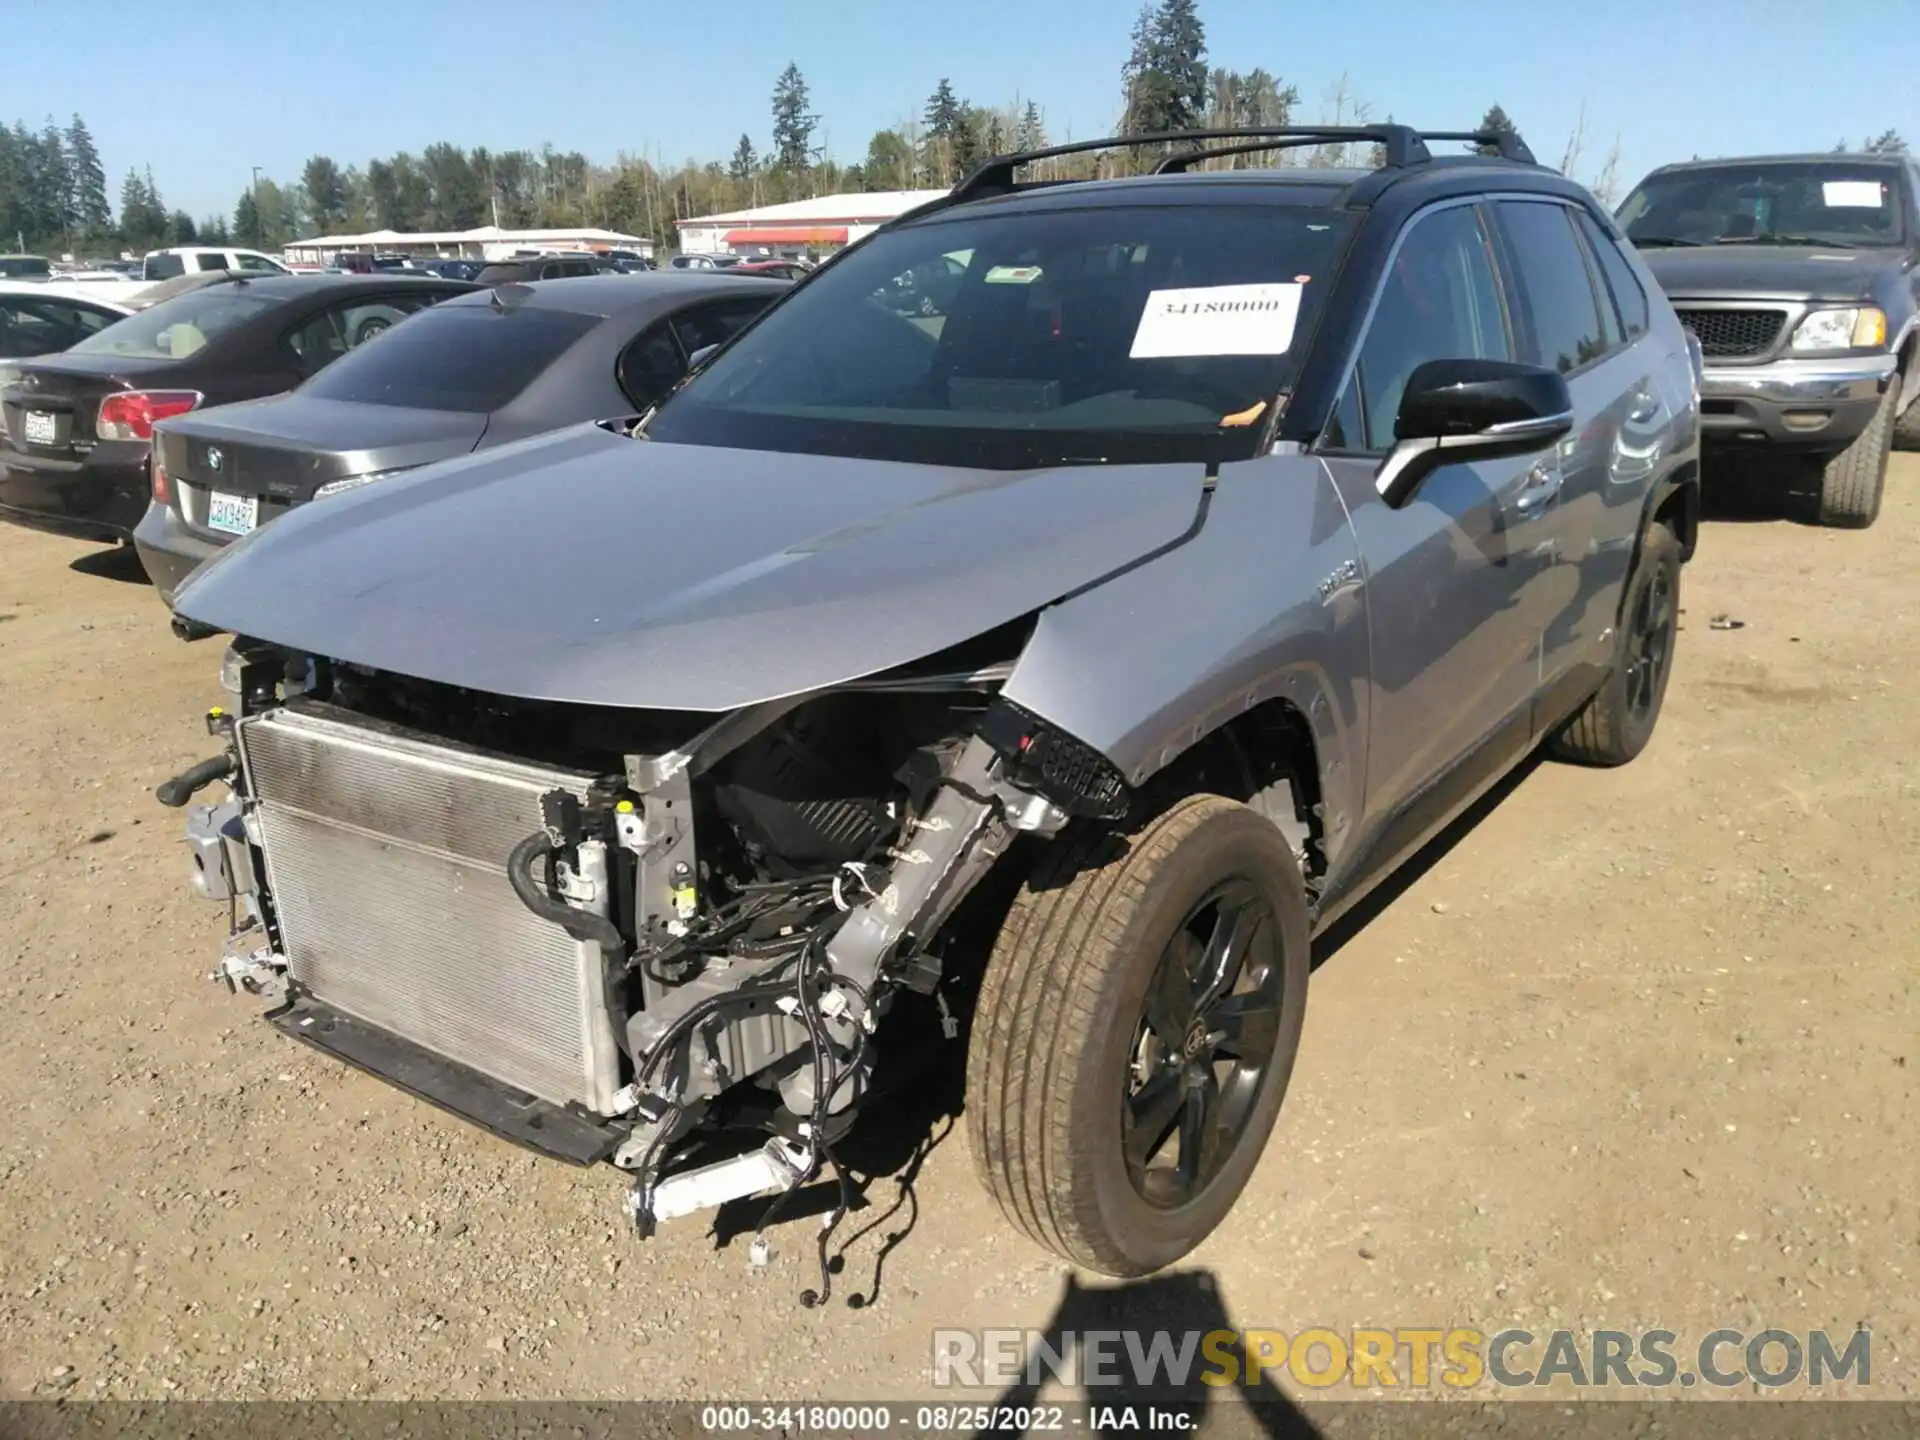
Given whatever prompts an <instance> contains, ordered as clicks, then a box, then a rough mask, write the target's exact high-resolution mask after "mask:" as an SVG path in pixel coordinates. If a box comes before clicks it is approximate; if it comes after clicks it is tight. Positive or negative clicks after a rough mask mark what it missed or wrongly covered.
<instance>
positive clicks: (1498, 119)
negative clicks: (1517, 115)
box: [1472, 105, 1520, 155]
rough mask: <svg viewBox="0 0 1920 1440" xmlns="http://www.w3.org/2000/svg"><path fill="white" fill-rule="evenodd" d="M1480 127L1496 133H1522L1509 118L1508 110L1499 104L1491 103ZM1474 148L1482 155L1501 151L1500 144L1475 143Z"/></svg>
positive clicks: (1481, 119)
mask: <svg viewBox="0 0 1920 1440" xmlns="http://www.w3.org/2000/svg"><path fill="white" fill-rule="evenodd" d="M1480 128H1481V129H1482V130H1485V131H1489V132H1490V133H1492V134H1495V135H1518V134H1519V133H1520V129H1519V127H1518V126H1517V125H1515V124H1514V123H1513V121H1512V120H1511V119H1509V118H1508V116H1507V112H1506V111H1504V110H1502V109H1501V108H1500V107H1499V106H1498V105H1489V106H1488V107H1487V113H1486V114H1484V115H1482V116H1481V117H1480ZM1472 148H1473V150H1474V152H1475V153H1476V154H1480V155H1498V154H1499V153H1500V147H1499V146H1498V145H1475V146H1473V147H1472Z"/></svg>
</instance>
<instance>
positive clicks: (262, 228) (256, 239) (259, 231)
mask: <svg viewBox="0 0 1920 1440" xmlns="http://www.w3.org/2000/svg"><path fill="white" fill-rule="evenodd" d="M253 243H254V244H255V245H258V246H262V247H264V246H265V245H266V243H267V217H266V213H265V212H264V211H262V210H261V208H260V167H259V166H258V165H256V166H254V167H253Z"/></svg>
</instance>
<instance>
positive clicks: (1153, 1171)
mask: <svg viewBox="0 0 1920 1440" xmlns="http://www.w3.org/2000/svg"><path fill="white" fill-rule="evenodd" d="M1235 914H1238V915H1239V916H1240V917H1241V923H1240V925H1239V927H1238V928H1237V933H1238V934H1239V935H1240V936H1241V939H1240V941H1239V943H1237V944H1234V943H1233V942H1232V941H1229V944H1228V947H1226V948H1228V949H1229V950H1231V951H1234V952H1237V953H1235V954H1234V955H1233V956H1232V958H1231V960H1230V963H1229V964H1228V965H1226V966H1223V967H1222V969H1223V970H1227V971H1230V972H1231V974H1230V978H1228V979H1227V981H1226V984H1225V986H1224V990H1218V991H1217V993H1220V994H1223V995H1224V1000H1222V1001H1221V1002H1220V1003H1219V1005H1218V1006H1217V1008H1211V1009H1210V1008H1207V1006H1206V1005H1202V1006H1201V1007H1200V1009H1199V1011H1198V1018H1196V1019H1195V1020H1194V1021H1193V1022H1192V1024H1191V1025H1190V1026H1188V1028H1187V1029H1185V1030H1184V1031H1182V1030H1181V1029H1180V1025H1181V1020H1180V1016H1179V1014H1178V1013H1176V1012H1177V1011H1178V1010H1179V1005H1178V998H1179V996H1180V994H1182V993H1184V994H1185V995H1186V997H1187V1001H1188V1003H1189V1004H1191V1003H1192V1002H1193V1001H1194V999H1195V998H1196V996H1197V995H1200V994H1201V993H1202V992H1203V990H1204V989H1205V988H1206V987H1203V986H1201V985H1199V984H1198V983H1197V982H1195V981H1194V980H1193V974H1192V972H1193V971H1194V970H1195V969H1197V967H1198V965H1199V963H1200V962H1202V961H1204V960H1205V959H1206V957H1207V955H1208V954H1210V953H1214V952H1213V949H1212V945H1211V944H1210V943H1208V942H1203V941H1202V940H1201V939H1200V933H1201V932H1202V931H1203V930H1204V931H1205V932H1206V933H1207V934H1208V936H1209V941H1217V940H1219V939H1220V937H1221V936H1222V935H1223V934H1225V935H1230V934H1233V933H1236V926H1235V924H1234V922H1233V920H1232V917H1233V916H1234V915H1235ZM1308 942H1309V934H1308V919H1307V904H1306V890H1305V886H1304V885H1303V883H1302V881H1301V877H1300V869H1299V866H1298V865H1297V863H1296V862H1295V860H1294V857H1293V853H1292V851H1291V850H1290V849H1289V848H1288V844H1287V841H1286V839H1285V837H1284V836H1282V834H1281V833H1280V831H1279V830H1278V829H1277V828H1276V827H1275V826H1274V825H1273V824H1272V822H1270V821H1268V820H1266V819H1263V818H1262V817H1261V816H1259V815H1258V814H1256V813H1255V812H1254V811H1252V810H1250V809H1248V808H1247V807H1246V806H1244V805H1241V804H1239V803H1237V802H1236V801H1233V800H1228V799H1224V798H1222V797H1220V796H1217V795H1196V796H1190V797H1188V798H1186V799H1183V800H1181V801H1179V802H1178V803H1176V804H1175V805H1174V806H1173V807H1172V808H1170V809H1169V810H1167V811H1166V812H1165V813H1164V814H1162V815H1160V816H1158V817H1157V818H1155V819H1154V820H1152V821H1150V822H1149V823H1147V824H1146V825H1145V826H1143V827H1142V828H1141V829H1140V830H1139V831H1137V832H1136V833H1135V834H1132V835H1130V836H1116V835H1110V834H1099V833H1087V834H1081V835H1080V836H1078V837H1077V838H1076V837H1074V836H1073V834H1072V833H1071V832H1069V834H1067V835H1063V836H1061V837H1060V838H1059V839H1057V840H1055V841H1053V842H1052V844H1051V846H1050V847H1049V850H1048V853H1047V854H1046V855H1045V856H1044V857H1043V859H1042V861H1041V863H1040V865H1039V866H1038V867H1037V868H1036V870H1035V872H1034V874H1033V875H1032V876H1031V877H1030V878H1029V879H1028V880H1027V882H1026V884H1025V885H1024V886H1023V887H1022V888H1021V891H1020V894H1019V896H1018V897H1017V899H1016V900H1015V901H1014V904H1013V907H1012V910H1011V912H1010V913H1009V914H1008V916H1007V919H1006V922H1005V924H1004V925H1003V926H1002V927H1001V930H1000V935H999V938H998V940H997V941H996V943H995V945H994V948H993V955H992V958H991V959H990V960H989V961H988V964H987V970H986V974H985V976H984V978H983V980H982V982H981V989H980V998H979V1003H978V1007H977V1009H976V1011H975V1015H974V1022H973V1034H972V1037H971V1040H970V1043H969V1048H968V1055H967V1110H968V1121H969V1124H968V1129H969V1133H970V1135H971V1139H972V1147H973V1159H974V1165H975V1167H976V1168H977V1169H978V1171H979V1173H980V1176H981V1179H982V1181H983V1182H984V1183H985V1185H986V1187H987V1189H988V1190H989V1191H990V1192H991V1193H992V1195H993V1197H994V1199H995V1200H996V1201H997V1202H998V1204H999V1206H1000V1209H1001V1210H1002V1212H1004V1213H1005V1215H1006V1216H1007V1218H1008V1219H1009V1220H1010V1221H1012V1222H1013V1224H1014V1225H1015V1226H1016V1227H1018V1228H1019V1229H1020V1230H1022V1231H1024V1232H1025V1233H1026V1234H1027V1235H1028V1236H1030V1237H1031V1238H1032V1239H1034V1240H1035V1241H1037V1242H1038V1243H1039V1244H1041V1245H1043V1246H1045V1247H1046V1248H1047V1249H1049V1250H1052V1251H1053V1252H1054V1253H1055V1254H1057V1255H1059V1256H1061V1257H1062V1258H1064V1259H1066V1260H1070V1261H1072V1262H1074V1263H1076V1264H1078V1265H1082V1266H1084V1267H1086V1268H1087V1269H1090V1270H1094V1271H1098V1272H1101V1273H1103V1274H1107V1275H1112V1276H1119V1277H1127V1276H1136V1275H1144V1274H1147V1273H1149V1272H1150V1271H1153V1270H1157V1269H1160V1268H1161V1267H1162V1266H1165V1265H1168V1264H1171V1263H1172V1262H1173V1261H1175V1260H1178V1259H1179V1258H1180V1257H1181V1256H1182V1255H1185V1254H1186V1253H1187V1252H1188V1251H1190V1250H1192V1249H1193V1248H1194V1247H1195V1246H1196V1245H1198V1244H1199V1243H1200V1242H1201V1241H1202V1240H1204V1239H1205V1238H1206V1237H1207V1235H1208V1234H1210V1233H1211V1232H1212V1231H1213V1230H1214V1228H1215V1227H1216V1226H1218V1225H1219V1224H1220V1222H1221V1220H1222V1219H1224V1218H1225V1216H1226V1214H1227V1212H1228V1211H1229V1210H1230V1209H1231V1208H1232V1207H1233V1203H1234V1201H1235V1200H1236V1199H1237V1198H1238V1197H1239V1194H1240V1191H1241V1190H1242V1189H1243V1188H1244V1187H1245V1185H1246V1183H1247V1179H1248V1177H1249V1176H1250V1175H1251V1174H1252V1173H1253V1169H1254V1166H1255V1164H1256V1163H1257V1162H1258V1161H1259V1159H1260V1153H1261V1151H1262V1149H1264V1148H1265V1145H1266V1141H1267V1136H1268V1134H1269V1133H1270V1132H1271V1131H1272V1129H1273V1122H1274V1117H1275V1116H1276V1115H1278V1113H1279V1111H1280V1101H1281V1099H1282V1097H1283V1096H1284V1095H1285V1094H1286V1088H1287V1080H1288V1077H1289V1075H1290V1074H1291V1073H1292V1070H1293V1061H1294V1055H1295V1052H1296V1051H1297V1050H1298V1048H1299V1043H1300V1025H1301V1020H1302V1017H1303V1015H1304V1012H1305V1007H1306V998H1307V972H1308V969H1309V965H1310V953H1309V943H1308ZM1176 965H1180V966H1184V967H1186V968H1185V969H1184V970H1180V971H1176V969H1175V968H1174V967H1175V966H1176ZM1179 975H1184V976H1185V977H1186V978H1187V980H1188V982H1189V988H1187V989H1186V990H1185V991H1181V990H1180V988H1179V982H1178V978H1176V977H1177V976H1179ZM1150 990H1151V998H1152V999H1153V1001H1154V1002H1155V1003H1154V1004H1153V1006H1152V1009H1153V1012H1154V1013H1155V1016H1156V1021H1157V1023H1156V1024H1149V1023H1148V1021H1147V1016H1148V1014H1149V999H1150ZM1169 997H1171V998H1169ZM1230 1012H1237V1017H1236V1016H1235V1015H1232V1014H1230ZM1189 1013H1192V1012H1191V1011H1190V1012H1189ZM1269 1017H1270V1018H1269ZM1235 1018H1244V1019H1247V1020H1255V1019H1256V1018H1257V1020H1258V1023H1256V1024H1250V1025H1248V1026H1247V1027H1246V1028H1245V1029H1244V1030H1243V1031H1242V1032H1241V1036H1240V1039H1241V1041H1242V1042H1243V1043H1240V1044H1235V1043H1233V1042H1224V1043H1223V1033H1224V1030H1225V1029H1226V1028H1227V1027H1232V1028H1235V1029H1238V1028H1239V1027H1238V1026H1237V1025H1235V1024H1234V1021H1235ZM1203 1022H1218V1025H1219V1027H1221V1028H1220V1031H1216V1026H1215V1024H1213V1023H1203ZM1208 1032H1215V1033H1208ZM1167 1033H1170V1034H1172V1035H1173V1037H1174V1039H1175V1040H1176V1041H1177V1042H1178V1043H1177V1044H1168V1043H1166V1042H1165V1041H1162V1040H1161V1039H1160V1038H1159V1036H1160V1035H1161V1034H1167ZM1250 1052H1251V1053H1250ZM1236 1053H1237V1055H1238V1056H1239V1057H1240V1059H1239V1061H1238V1063H1236V1061H1235V1060H1234V1059H1232V1058H1229V1057H1230V1056H1234V1055H1235V1054H1236ZM1195 1056H1198V1057H1200V1058H1198V1059H1195V1058H1192V1057H1195ZM1247 1067H1251V1068H1247ZM1149 1075H1150V1076H1151V1079H1146V1078H1145V1077H1146V1076H1149ZM1136 1084H1137V1085H1139V1087H1140V1088H1139V1089H1138V1092H1137V1093H1135V1086H1136ZM1170 1087H1171V1088H1170ZM1196 1093H1197V1094H1199V1095H1201V1096H1202V1097H1203V1098H1205V1097H1210V1099H1211V1101H1212V1103H1213V1104H1214V1105H1215V1106H1216V1107H1217V1109H1216V1110H1215V1111H1214V1112H1213V1116H1212V1118H1213V1119H1214V1120H1215V1121H1216V1122H1217V1124H1218V1125H1219V1127H1220V1129H1219V1130H1215V1131H1211V1132H1210V1133H1211V1134H1212V1137H1213V1139H1214V1142H1215V1143H1214V1144H1213V1145H1211V1146H1204V1145H1201V1144H1198V1143H1196V1144H1195V1145H1194V1147H1193V1151H1192V1155H1193V1160H1194V1161H1195V1162H1198V1163H1196V1164H1195V1166H1194V1168H1195V1169H1196V1170H1197V1171H1198V1172H1199V1173H1198V1174H1196V1175H1192V1176H1190V1177H1186V1178H1185V1179H1184V1180H1183V1173H1184V1172H1182V1171H1181V1169H1180V1168H1179V1161H1180V1158H1181V1154H1182V1151H1183V1149H1184V1147H1185V1140H1186V1136H1185V1135H1184V1134H1183V1131H1184V1129H1185V1126H1184V1125H1183V1124H1182V1123H1180V1117H1182V1116H1184V1115H1187V1114H1189V1113H1198V1112H1197V1110H1195V1109H1194V1096H1195V1094H1196ZM1176 1096H1177V1097H1178V1098H1175V1097H1176ZM1168 1104H1172V1105H1173V1106H1174V1107H1175V1108H1173V1109H1172V1110H1170V1111H1169V1110H1168V1109H1167V1105H1168ZM1123 1114H1125V1115H1141V1114H1144V1115H1147V1116H1148V1117H1149V1118H1148V1120H1147V1122H1146V1123H1145V1124H1141V1125H1132V1124H1131V1123H1130V1122H1129V1120H1127V1119H1124V1118H1123ZM1168 1116H1171V1117H1173V1118H1167V1117H1168ZM1162 1123H1164V1124H1165V1125H1166V1126H1167V1127H1169V1130H1170V1132H1171V1133H1169V1134H1167V1137H1166V1141H1165V1142H1164V1143H1163V1144H1162V1145H1161V1146H1158V1147H1153V1146H1152V1145H1151V1141H1152V1138H1153V1134H1154V1133H1155V1131H1156V1128H1157V1127H1158V1126H1159V1125H1160V1124H1162ZM1221 1132H1225V1139H1224V1141H1223V1140H1222V1139H1221ZM1130 1136H1131V1138H1132V1139H1133V1140H1134V1141H1135V1148H1136V1153H1145V1154H1146V1156H1147V1158H1148V1160H1149V1161H1150V1162H1151V1164H1150V1166H1149V1167H1146V1168H1141V1167H1136V1166H1135V1165H1134V1164H1132V1163H1130V1161H1129V1160H1128V1158H1127V1156H1126V1154H1125V1153H1124V1152H1123V1148H1122V1147H1123V1144H1125V1143H1126V1142H1127V1141H1128V1139H1129V1137H1130ZM1165 1159H1172V1160H1173V1161H1174V1162H1175V1165H1174V1166H1173V1168H1164V1167H1161V1166H1160V1162H1161V1161H1162V1160H1165Z"/></svg>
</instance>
